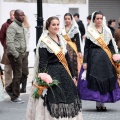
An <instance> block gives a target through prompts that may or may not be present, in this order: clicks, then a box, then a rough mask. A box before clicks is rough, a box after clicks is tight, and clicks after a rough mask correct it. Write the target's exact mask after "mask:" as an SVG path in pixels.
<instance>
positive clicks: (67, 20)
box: [64, 16, 72, 26]
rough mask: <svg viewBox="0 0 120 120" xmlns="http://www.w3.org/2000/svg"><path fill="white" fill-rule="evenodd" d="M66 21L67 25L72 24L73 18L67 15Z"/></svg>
mask: <svg viewBox="0 0 120 120" xmlns="http://www.w3.org/2000/svg"><path fill="white" fill-rule="evenodd" d="M64 21H65V25H67V26H69V25H71V24H72V19H71V17H70V16H65V17H64Z"/></svg>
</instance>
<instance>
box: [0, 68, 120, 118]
mask: <svg viewBox="0 0 120 120" xmlns="http://www.w3.org/2000/svg"><path fill="white" fill-rule="evenodd" d="M29 71H30V74H29V77H28V84H27V93H25V94H21V96H20V97H21V98H22V99H23V100H25V103H23V104H18V103H13V102H10V98H9V96H8V95H7V94H6V93H5V100H4V101H3V102H0V120H25V113H26V107H27V102H28V98H29V92H30V88H31V81H32V73H33V72H32V71H33V69H32V68H30V69H29ZM82 107H83V109H82V113H83V120H120V101H119V102H116V103H106V107H107V109H108V110H107V112H97V111H96V109H95V102H92V101H82Z"/></svg>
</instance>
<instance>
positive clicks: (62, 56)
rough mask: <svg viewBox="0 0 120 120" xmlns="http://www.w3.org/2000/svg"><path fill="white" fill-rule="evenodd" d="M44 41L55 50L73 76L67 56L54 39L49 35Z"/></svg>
mask: <svg viewBox="0 0 120 120" xmlns="http://www.w3.org/2000/svg"><path fill="white" fill-rule="evenodd" d="M42 41H43V42H44V43H45V44H46V45H47V46H48V47H49V48H50V49H51V50H52V51H53V53H54V54H55V55H56V56H57V58H58V59H59V61H60V62H61V63H62V65H63V66H64V68H65V69H66V70H67V72H68V74H69V75H70V76H71V77H72V75H71V73H70V70H69V68H68V64H67V61H66V58H65V56H64V54H63V52H62V50H61V48H60V47H59V46H58V45H57V44H56V43H55V42H54V41H53V40H51V39H50V38H48V37H46V38H44V39H42Z"/></svg>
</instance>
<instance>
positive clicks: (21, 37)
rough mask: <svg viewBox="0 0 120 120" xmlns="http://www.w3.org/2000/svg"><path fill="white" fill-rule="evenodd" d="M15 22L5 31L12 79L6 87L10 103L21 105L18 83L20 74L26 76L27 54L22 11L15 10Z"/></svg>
mask: <svg viewBox="0 0 120 120" xmlns="http://www.w3.org/2000/svg"><path fill="white" fill-rule="evenodd" d="M14 15H15V20H14V21H13V22H12V23H11V25H10V26H9V27H8V29H7V54H8V58H9V60H10V63H11V66H12V70H13V79H12V83H11V84H10V85H9V86H8V87H6V91H7V93H8V95H10V97H11V101H12V102H17V103H23V102H24V101H23V100H22V99H20V98H19V96H20V82H21V78H22V74H23V73H24V75H25V76H27V75H28V69H27V64H26V62H27V54H26V46H27V45H26V38H25V30H24V26H23V21H24V16H25V15H24V12H23V11H22V10H15V14H14Z"/></svg>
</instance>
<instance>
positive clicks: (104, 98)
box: [78, 68, 120, 103]
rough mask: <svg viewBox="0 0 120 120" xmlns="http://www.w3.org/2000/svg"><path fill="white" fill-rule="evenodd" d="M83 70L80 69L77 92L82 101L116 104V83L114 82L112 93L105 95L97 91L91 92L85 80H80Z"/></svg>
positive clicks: (119, 90)
mask: <svg viewBox="0 0 120 120" xmlns="http://www.w3.org/2000/svg"><path fill="white" fill-rule="evenodd" d="M83 71H84V70H83V68H81V71H80V75H79V80H78V90H79V93H80V95H81V99H82V100H90V101H97V102H102V103H105V102H106V103H108V102H112V103H114V102H116V101H118V100H120V87H119V86H118V82H116V89H115V90H113V91H112V92H108V93H106V94H104V95H103V94H101V93H100V92H99V91H93V90H90V89H88V88H87V80H82V79H81V75H82V73H83Z"/></svg>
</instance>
